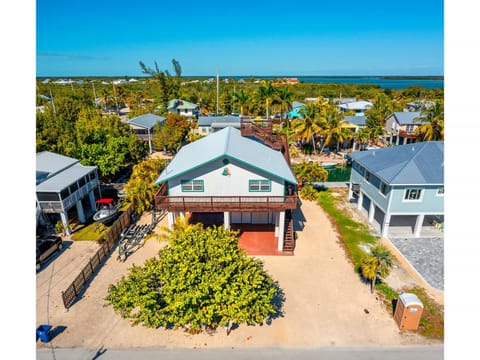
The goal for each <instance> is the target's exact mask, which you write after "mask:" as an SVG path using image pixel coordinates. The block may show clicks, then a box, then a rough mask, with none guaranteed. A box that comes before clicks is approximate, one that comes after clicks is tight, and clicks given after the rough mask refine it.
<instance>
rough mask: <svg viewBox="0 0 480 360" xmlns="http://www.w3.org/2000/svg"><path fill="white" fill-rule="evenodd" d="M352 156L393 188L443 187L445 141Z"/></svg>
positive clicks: (355, 153) (363, 152)
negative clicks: (411, 186)
mask: <svg viewBox="0 0 480 360" xmlns="http://www.w3.org/2000/svg"><path fill="white" fill-rule="evenodd" d="M350 157H351V158H352V159H353V160H354V161H356V162H358V163H359V164H360V165H362V166H363V167H365V168H366V169H367V170H368V171H370V172H371V173H372V174H374V175H376V176H378V177H379V178H380V179H382V180H383V181H384V182H385V183H387V184H390V185H442V184H443V183H444V165H443V161H444V155H443V141H426V142H420V143H413V144H407V145H400V146H394V147H390V148H385V149H374V150H368V151H359V152H354V153H352V154H350Z"/></svg>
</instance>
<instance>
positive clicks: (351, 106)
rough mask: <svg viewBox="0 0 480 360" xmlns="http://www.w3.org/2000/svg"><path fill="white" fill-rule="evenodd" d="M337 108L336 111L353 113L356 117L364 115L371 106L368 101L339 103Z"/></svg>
mask: <svg viewBox="0 0 480 360" xmlns="http://www.w3.org/2000/svg"><path fill="white" fill-rule="evenodd" d="M337 106H338V109H339V110H340V111H341V112H347V111H353V112H354V113H355V115H356V116H363V115H365V111H366V110H368V109H371V108H372V107H373V104H372V103H371V102H370V101H364V100H360V101H352V102H347V103H341V104H339V105H337Z"/></svg>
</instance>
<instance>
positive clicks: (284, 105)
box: [276, 86, 293, 127]
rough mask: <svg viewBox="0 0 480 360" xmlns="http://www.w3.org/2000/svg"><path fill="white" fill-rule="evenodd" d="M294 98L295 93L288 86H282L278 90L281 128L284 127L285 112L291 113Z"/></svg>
mask: <svg viewBox="0 0 480 360" xmlns="http://www.w3.org/2000/svg"><path fill="white" fill-rule="evenodd" d="M292 97H293V93H292V92H291V91H290V89H289V88H288V86H282V87H280V88H278V89H277V99H276V101H277V102H278V104H279V105H280V127H283V114H284V112H287V111H290V110H291V109H292Z"/></svg>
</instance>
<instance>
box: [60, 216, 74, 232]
mask: <svg viewBox="0 0 480 360" xmlns="http://www.w3.org/2000/svg"><path fill="white" fill-rule="evenodd" d="M60 219H62V224H63V229H64V230H65V234H66V235H71V234H72V231H71V230H70V227H69V226H68V217H67V214H65V213H64V212H61V213H60Z"/></svg>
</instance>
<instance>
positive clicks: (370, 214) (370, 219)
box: [368, 199, 375, 224]
mask: <svg viewBox="0 0 480 360" xmlns="http://www.w3.org/2000/svg"><path fill="white" fill-rule="evenodd" d="M374 214H375V204H374V203H373V201H372V200H371V199H370V209H369V210H368V222H369V223H370V224H371V223H372V222H373V215H374Z"/></svg>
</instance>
